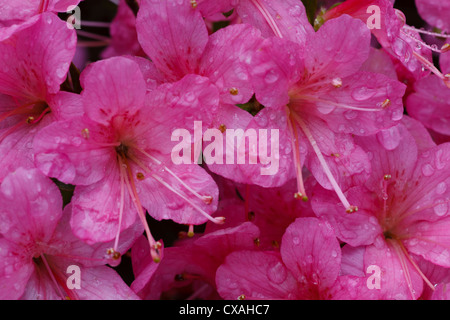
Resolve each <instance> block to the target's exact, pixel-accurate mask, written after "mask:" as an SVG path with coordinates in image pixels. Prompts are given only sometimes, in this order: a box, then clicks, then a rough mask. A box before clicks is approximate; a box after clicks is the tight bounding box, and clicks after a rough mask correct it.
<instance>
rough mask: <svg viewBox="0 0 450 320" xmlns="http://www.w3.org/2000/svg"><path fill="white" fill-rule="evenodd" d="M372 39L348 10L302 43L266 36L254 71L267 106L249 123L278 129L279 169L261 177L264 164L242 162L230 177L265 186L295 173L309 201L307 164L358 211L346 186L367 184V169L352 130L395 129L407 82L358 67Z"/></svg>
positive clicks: (367, 132) (300, 195)
mask: <svg viewBox="0 0 450 320" xmlns="http://www.w3.org/2000/svg"><path fill="white" fill-rule="evenodd" d="M369 41H370V32H369V30H368V29H367V27H366V26H365V25H364V24H363V23H361V22H360V21H358V20H356V19H353V18H351V17H349V16H342V17H340V18H336V19H333V20H330V21H329V22H327V23H325V24H324V25H323V26H322V27H321V28H320V30H319V31H318V32H317V33H315V34H313V35H312V36H311V37H310V38H308V39H307V41H306V46H305V47H304V48H302V47H300V46H299V45H298V44H297V43H294V42H291V41H288V40H285V39H279V38H275V37H273V38H269V39H266V40H265V42H264V43H263V45H262V47H261V49H260V50H258V51H257V53H256V55H255V57H254V62H255V66H254V68H253V70H252V79H253V81H254V88H255V95H256V98H257V100H258V101H259V102H260V103H261V104H263V105H264V106H265V108H264V109H262V110H261V111H260V112H259V113H258V114H256V116H255V117H254V118H253V119H252V120H251V121H250V123H249V125H248V126H247V129H250V128H251V129H254V130H259V129H276V130H279V150H280V151H279V153H280V154H279V170H278V172H273V174H272V175H261V174H260V172H259V171H260V169H261V167H264V166H263V165H262V164H260V165H255V164H248V165H241V168H242V169H241V172H240V174H236V172H235V171H234V172H233V174H231V175H228V176H227V177H228V178H230V179H236V180H237V181H239V182H244V181H247V182H248V181H251V182H252V183H255V184H258V185H261V186H263V187H270V186H279V185H282V184H283V183H285V182H286V181H287V180H289V179H291V178H294V177H297V192H296V193H295V197H296V198H298V199H304V200H307V197H308V192H307V191H306V190H305V187H304V183H303V180H304V179H303V176H302V174H303V173H302V171H303V166H306V167H307V168H308V169H309V170H310V171H311V173H312V174H313V175H314V177H315V178H316V179H317V180H318V182H319V183H320V184H322V185H323V186H325V187H326V188H329V189H334V190H335V191H336V193H337V194H338V195H339V197H340V199H341V201H342V203H343V204H344V207H345V210H347V211H352V210H355V209H356V208H354V207H353V206H352V205H351V204H350V203H349V202H348V200H347V199H346V198H345V196H344V195H343V193H342V189H345V188H347V187H348V186H351V185H352V184H355V183H358V182H363V181H364V179H365V177H367V175H368V173H369V172H370V167H369V166H368V164H367V163H368V161H367V155H366V154H365V153H364V152H363V150H362V149H361V148H360V147H358V146H357V145H355V144H354V143H353V138H352V136H353V135H356V136H366V135H370V134H374V133H376V132H378V131H380V130H382V129H386V128H389V127H392V126H393V125H395V124H396V123H397V122H398V121H399V120H400V119H401V118H402V115H403V106H402V100H401V98H402V96H403V93H404V89H405V86H404V85H403V84H402V83H400V82H398V81H396V80H394V79H391V78H389V77H387V76H385V75H383V74H377V73H372V72H369V71H365V70H360V68H361V67H362V64H363V63H364V62H365V61H366V60H367V58H368V57H369V49H370V46H369ZM275 143H277V141H275ZM268 144H269V146H268V147H267V149H268V150H271V148H272V143H268ZM247 153H249V151H247ZM272 156H273V155H272ZM275 157H276V155H275ZM211 170H212V171H213V172H214V170H213V169H211ZM221 174H222V173H221Z"/></svg>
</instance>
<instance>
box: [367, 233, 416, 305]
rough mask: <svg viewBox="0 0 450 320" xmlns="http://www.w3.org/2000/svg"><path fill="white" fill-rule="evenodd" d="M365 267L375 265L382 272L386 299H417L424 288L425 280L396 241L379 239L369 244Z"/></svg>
mask: <svg viewBox="0 0 450 320" xmlns="http://www.w3.org/2000/svg"><path fill="white" fill-rule="evenodd" d="M364 262H365V267H366V268H367V267H369V266H374V267H372V268H379V270H380V271H381V272H380V278H379V279H380V289H379V290H380V294H381V296H382V298H383V299H386V300H409V299H417V298H418V297H419V296H420V294H421V292H422V290H423V280H422V278H421V277H420V275H419V274H418V273H417V271H416V270H415V269H414V267H413V266H412V264H411V262H410V261H409V260H408V258H407V257H406V256H405V254H404V253H403V252H402V251H401V249H400V248H399V245H398V244H396V243H395V242H394V241H389V242H385V241H383V240H381V241H377V242H376V244H375V245H371V246H368V247H367V249H366V253H365V256H364Z"/></svg>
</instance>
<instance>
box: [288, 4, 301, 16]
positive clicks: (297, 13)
mask: <svg viewBox="0 0 450 320" xmlns="http://www.w3.org/2000/svg"><path fill="white" fill-rule="evenodd" d="M301 14H302V8H301V7H300V6H294V7H293V8H291V9H289V15H290V16H291V17H294V18H295V17H299V16H300V15H301Z"/></svg>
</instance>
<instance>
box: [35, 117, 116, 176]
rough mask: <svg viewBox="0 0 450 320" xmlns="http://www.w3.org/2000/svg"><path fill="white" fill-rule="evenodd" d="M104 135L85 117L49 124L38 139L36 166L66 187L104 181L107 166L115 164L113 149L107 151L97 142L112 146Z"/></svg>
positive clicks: (101, 128) (100, 128) (41, 131)
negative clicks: (66, 184)
mask: <svg viewBox="0 0 450 320" xmlns="http://www.w3.org/2000/svg"><path fill="white" fill-rule="evenodd" d="M86 129H87V130H86ZM103 131H104V128H103V127H102V126H100V125H99V124H97V123H95V122H93V121H91V120H90V119H88V118H86V117H84V118H81V117H74V118H71V119H70V120H65V121H58V122H54V123H52V124H50V125H49V126H47V127H45V128H44V129H42V130H40V131H39V133H38V135H37V136H36V142H35V144H34V152H35V163H36V166H37V167H38V168H39V169H40V170H41V171H42V172H43V173H44V174H46V175H48V176H50V177H54V178H57V179H58V180H60V181H62V182H64V183H71V184H79V185H88V184H91V183H95V182H97V181H99V180H101V179H103V178H104V177H105V174H106V172H105V170H106V164H108V163H110V162H111V161H113V160H115V154H114V153H113V150H114V149H113V147H111V148H104V147H101V146H98V145H97V144H96V142H95V141H97V143H108V142H110V141H108V140H107V139H108V137H105V136H104V132H103Z"/></svg>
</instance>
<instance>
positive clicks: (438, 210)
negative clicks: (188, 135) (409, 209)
mask: <svg viewBox="0 0 450 320" xmlns="http://www.w3.org/2000/svg"><path fill="white" fill-rule="evenodd" d="M447 211H448V204H447V202H440V203H438V204H437V205H436V206H435V207H434V213H435V214H437V215H438V216H440V217H441V216H443V215H444V214H446V213H447Z"/></svg>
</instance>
